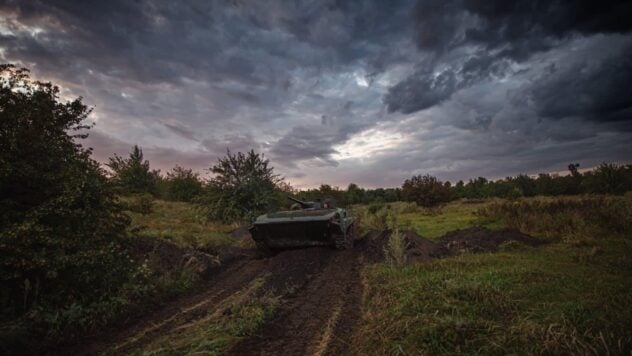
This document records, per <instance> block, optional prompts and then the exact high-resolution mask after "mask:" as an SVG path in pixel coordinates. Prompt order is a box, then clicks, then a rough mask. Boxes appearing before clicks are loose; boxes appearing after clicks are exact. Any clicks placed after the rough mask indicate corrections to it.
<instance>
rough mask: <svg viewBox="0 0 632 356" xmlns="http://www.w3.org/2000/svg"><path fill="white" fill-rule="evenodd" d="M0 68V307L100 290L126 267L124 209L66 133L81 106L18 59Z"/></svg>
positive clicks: (71, 298) (76, 299)
mask: <svg viewBox="0 0 632 356" xmlns="http://www.w3.org/2000/svg"><path fill="white" fill-rule="evenodd" d="M0 70H1V76H0V254H1V258H0V281H1V283H2V288H0V306H1V308H2V316H3V317H7V318H11V317H17V316H20V315H22V314H24V313H26V312H28V311H31V310H33V309H34V307H35V306H37V307H38V308H43V307H50V308H62V307H63V308H68V307H70V306H71V305H73V304H81V303H86V302H88V301H91V300H95V299H99V298H102V297H103V295H104V294H108V293H110V292H111V291H112V290H114V289H116V288H117V287H118V286H120V285H121V284H122V283H123V282H124V281H125V280H126V278H127V276H128V272H127V271H128V270H129V268H130V263H129V258H126V253H125V250H124V249H123V248H122V246H121V240H122V238H123V237H124V235H125V229H126V227H127V225H128V224H129V219H128V218H127V216H126V215H124V214H123V213H122V208H121V206H120V204H118V202H117V199H116V197H115V195H114V193H113V191H112V187H111V185H110V183H109V182H108V181H107V179H106V178H105V176H104V172H103V171H102V170H101V169H100V168H99V164H98V163H97V162H95V161H93V160H92V159H91V158H90V155H91V151H90V150H89V149H84V148H83V147H82V146H81V145H80V144H78V143H76V142H75V139H81V138H85V137H86V136H87V134H85V133H83V134H78V133H77V132H78V131H79V130H86V129H88V128H89V127H88V126H86V125H84V124H83V121H84V120H85V119H86V118H87V116H88V114H89V113H90V110H89V109H88V108H87V107H86V106H85V105H84V104H83V103H82V102H81V99H76V100H74V101H70V102H65V103H64V102H60V101H59V89H58V88H57V87H56V86H53V85H52V84H51V83H42V82H37V81H32V80H31V79H30V78H29V76H28V71H27V70H26V69H16V68H15V67H13V66H10V65H3V66H0ZM73 132H74V133H75V134H74V135H73V134H71V133H73ZM83 132H85V131H83Z"/></svg>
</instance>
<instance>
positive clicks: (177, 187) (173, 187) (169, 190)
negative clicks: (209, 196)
mask: <svg viewBox="0 0 632 356" xmlns="http://www.w3.org/2000/svg"><path fill="white" fill-rule="evenodd" d="M164 184H165V186H166V187H165V190H166V191H165V197H166V198H167V199H169V200H176V201H186V202H190V201H193V200H194V199H195V198H196V197H198V196H199V195H200V194H201V193H202V189H203V187H202V182H201V181H200V179H199V175H198V174H197V173H193V170H191V169H185V168H182V167H180V166H178V165H176V166H175V167H174V168H173V169H172V170H171V172H168V173H167V178H166V179H165V181H164Z"/></svg>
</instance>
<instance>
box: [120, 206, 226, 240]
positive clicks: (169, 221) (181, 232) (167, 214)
mask: <svg viewBox="0 0 632 356" xmlns="http://www.w3.org/2000/svg"><path fill="white" fill-rule="evenodd" d="M122 200H123V202H124V203H128V204H129V202H130V200H131V198H122ZM150 210H151V211H150V212H149V213H146V214H142V213H139V212H134V211H128V213H129V215H130V217H131V218H132V225H131V229H133V230H136V231H138V234H139V235H141V236H151V237H157V238H161V239H165V240H168V241H171V242H173V243H175V244H177V245H178V246H181V247H194V248H196V247H203V246H219V245H231V244H233V243H235V239H234V238H232V237H230V232H231V231H233V230H235V229H236V228H237V225H223V224H209V223H206V222H205V221H204V217H203V216H202V215H201V214H200V212H199V211H198V209H197V208H196V206H195V205H194V204H190V203H184V202H170V201H164V200H154V201H153V204H152V208H151V209H150Z"/></svg>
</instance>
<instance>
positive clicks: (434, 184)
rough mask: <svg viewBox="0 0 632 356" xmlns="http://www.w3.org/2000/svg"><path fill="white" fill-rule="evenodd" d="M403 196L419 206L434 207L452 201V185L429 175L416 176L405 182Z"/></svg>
mask: <svg viewBox="0 0 632 356" xmlns="http://www.w3.org/2000/svg"><path fill="white" fill-rule="evenodd" d="M402 196H403V197H404V199H405V200H407V201H414V202H415V203H417V205H419V206H424V207H432V206H435V205H438V204H440V203H444V202H447V201H449V200H450V185H449V183H448V184H444V183H442V182H440V181H439V180H438V179H437V178H435V177H433V176H431V175H429V174H427V175H425V176H422V175H416V176H413V177H412V178H411V179H407V180H406V181H405V182H404V184H403V185H402Z"/></svg>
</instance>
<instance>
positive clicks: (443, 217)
mask: <svg viewBox="0 0 632 356" xmlns="http://www.w3.org/2000/svg"><path fill="white" fill-rule="evenodd" d="M395 204H401V203H395ZM488 204H490V202H475V203H472V202H464V201H455V202H452V203H449V204H446V205H445V206H443V207H440V208H436V209H424V208H418V209H416V210H415V211H412V212H411V211H404V212H402V213H399V214H398V215H397V225H398V226H399V227H400V228H401V229H406V228H409V229H413V230H415V231H416V232H417V233H418V234H420V235H421V236H423V237H426V238H428V239H431V240H433V239H436V238H438V237H440V236H442V235H444V234H445V233H446V232H449V231H454V230H457V229H465V228H468V227H472V226H485V227H487V228H490V229H499V228H502V227H504V225H503V224H502V223H500V222H499V221H495V220H491V219H486V220H485V221H483V220H482V219H481V218H480V217H479V216H477V215H476V212H477V211H478V210H479V209H481V208H482V207H485V206H487V205H488ZM394 210H395V211H397V210H398V209H397V206H396V205H395V206H394Z"/></svg>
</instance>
